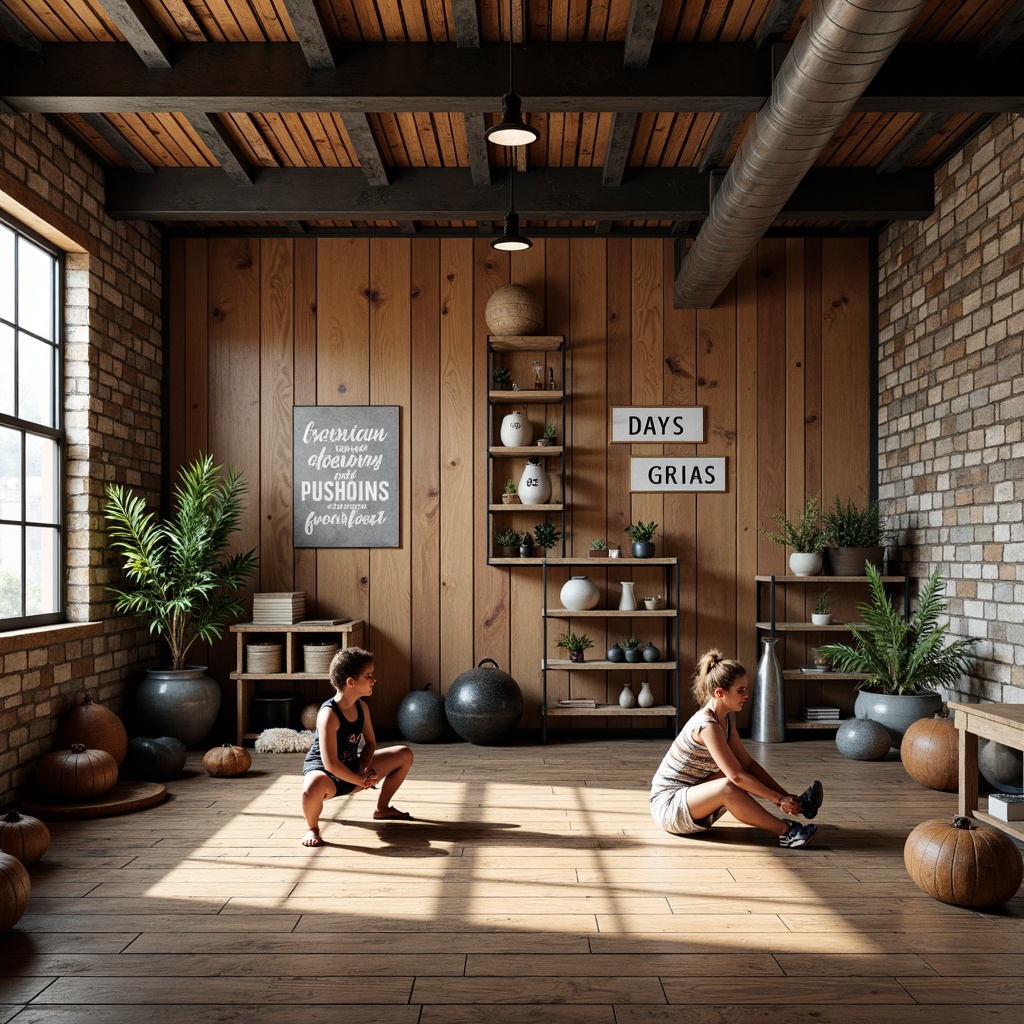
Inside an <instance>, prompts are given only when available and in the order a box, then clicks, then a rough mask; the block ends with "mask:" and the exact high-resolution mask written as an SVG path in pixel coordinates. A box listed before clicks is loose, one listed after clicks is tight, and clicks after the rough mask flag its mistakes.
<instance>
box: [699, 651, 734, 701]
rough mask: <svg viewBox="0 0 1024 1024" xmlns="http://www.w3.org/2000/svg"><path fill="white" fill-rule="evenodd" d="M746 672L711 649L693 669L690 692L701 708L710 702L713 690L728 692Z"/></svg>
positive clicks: (713, 693)
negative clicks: (720, 689) (719, 689)
mask: <svg viewBox="0 0 1024 1024" xmlns="http://www.w3.org/2000/svg"><path fill="white" fill-rule="evenodd" d="M746 674H747V670H746V669H745V668H744V667H743V666H742V665H741V664H740V663H739V662H738V661H733V660H732V659H730V658H724V657H722V652H721V651H719V650H716V649H715V648H712V649H711V650H710V651H705V652H704V654H702V655H701V658H700V660H699V661H698V662H697V667H696V668H695V669H694V672H693V675H692V676H691V677H690V678H691V679H692V684H691V687H690V692H691V693H692V694H693V699H694V700H695V701H696V702H697V704H698V706H700V707H703V706H704V705H705V704H707V703H708V701H710V700H711V699H712V698H713V697H714V695H715V690H717V689H718V688H719V687H721V688H722V689H723V690H728V689H729V688H730V687H731V686H732V685H733V683H735V682H736V680H737V679H739V677H740V676H745V675H746Z"/></svg>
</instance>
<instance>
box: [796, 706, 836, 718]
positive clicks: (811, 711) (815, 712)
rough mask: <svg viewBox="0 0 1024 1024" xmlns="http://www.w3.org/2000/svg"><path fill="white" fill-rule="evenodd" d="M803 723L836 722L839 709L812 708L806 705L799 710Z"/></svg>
mask: <svg viewBox="0 0 1024 1024" xmlns="http://www.w3.org/2000/svg"><path fill="white" fill-rule="evenodd" d="M800 717H801V718H802V719H803V720H804V721H805V722H838V721H839V708H813V707H807V706H806V705H805V706H804V707H802V708H801V709H800Z"/></svg>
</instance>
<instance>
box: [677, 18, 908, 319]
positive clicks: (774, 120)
mask: <svg viewBox="0 0 1024 1024" xmlns="http://www.w3.org/2000/svg"><path fill="white" fill-rule="evenodd" d="M924 4H925V0H816V3H815V4H814V6H813V7H812V8H811V12H810V14H809V16H808V18H807V21H806V22H805V23H804V26H803V28H802V29H801V30H800V32H799V34H798V35H797V37H796V39H795V40H794V42H793V46H792V49H791V50H790V52H789V55H788V56H787V57H786V60H785V61H784V62H783V64H782V67H781V68H780V69H779V73H778V75H777V76H776V78H775V82H774V83H773V85H772V94H771V97H770V98H769V100H768V102H767V103H766V104H765V105H764V106H763V107H762V108H761V110H760V111H759V112H758V114H757V117H756V118H755V119H754V124H753V126H752V127H751V129H750V131H749V132H748V133H747V136H746V138H744V140H743V143H742V145H741V146H740V148H739V151H738V153H737V154H736V159H735V160H734V161H733V163H732V166H731V167H730V168H729V171H728V173H727V174H726V176H725V178H724V179H723V181H722V186H721V188H720V189H719V191H718V194H717V195H716V196H715V198H714V200H713V202H712V204H711V211H710V213H709V215H708V218H707V220H706V221H705V222H704V224H703V226H702V227H701V230H700V233H699V234H698V235H697V238H696V239H695V240H694V243H693V245H692V246H691V247H690V251H689V252H688V253H687V254H686V258H685V259H684V260H683V263H682V266H681V267H680V269H679V274H678V276H677V278H676V283H675V305H676V308H687V309H690V308H698V309H706V308H708V307H710V306H712V305H713V304H714V302H715V300H716V299H717V298H718V296H719V295H721V293H722V291H723V289H724V288H725V286H726V285H727V284H728V283H729V282H730V281H731V280H732V278H733V276H734V275H735V274H736V272H737V271H738V270H739V268H740V266H741V265H742V263H743V261H744V260H745V259H746V258H747V256H748V254H749V253H750V251H751V250H752V249H753V248H754V246H755V245H756V244H757V242H758V241H759V239H760V238H761V237H762V236H763V235H764V233H765V231H767V230H768V228H769V227H770V226H771V224H772V221H774V220H775V218H776V217H777V216H778V215H779V212H780V211H781V210H782V208H783V206H784V205H785V204H786V202H787V200H788V199H789V197H790V196H791V195H792V194H793V192H794V191H795V190H796V187H797V186H798V185H799V184H800V182H801V180H802V179H803V177H804V175H805V174H806V173H807V172H808V171H809V170H810V169H811V167H812V166H813V165H814V161H815V160H817V158H818V156H819V154H820V153H821V151H822V150H823V149H824V148H825V146H826V145H827V144H828V141H829V139H831V138H832V136H833V135H834V134H835V133H836V131H837V130H838V129H839V127H840V126H841V125H842V123H843V122H844V121H845V120H846V117H847V116H848V115H849V113H850V111H851V110H852V109H853V105H854V103H856V102H857V99H858V98H859V97H860V95H861V93H863V92H864V90H865V89H866V88H867V87H868V85H869V83H870V82H871V80H872V79H873V78H874V77H875V75H876V74H877V73H878V70H879V68H881V66H882V65H883V64H884V63H885V60H886V58H887V57H888V56H889V54H891V53H892V51H893V50H894V49H895V48H896V45H897V44H898V43H899V41H900V40H901V39H902V38H903V35H904V33H905V32H906V31H907V29H908V28H909V27H910V25H911V23H912V22H913V21H914V19H915V18H916V17H917V14H918V12H919V11H920V10H921V8H922V7H923V6H924Z"/></svg>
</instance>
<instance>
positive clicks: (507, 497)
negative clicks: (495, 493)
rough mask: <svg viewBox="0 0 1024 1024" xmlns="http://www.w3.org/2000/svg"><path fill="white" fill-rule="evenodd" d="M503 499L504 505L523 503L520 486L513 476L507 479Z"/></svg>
mask: <svg viewBox="0 0 1024 1024" xmlns="http://www.w3.org/2000/svg"><path fill="white" fill-rule="evenodd" d="M501 501H502V504H503V505H519V504H521V501H520V498H519V488H518V487H517V486H516V482H515V480H513V479H512V478H511V477H509V478H508V480H506V481H505V489H504V491H503V492H502V495H501Z"/></svg>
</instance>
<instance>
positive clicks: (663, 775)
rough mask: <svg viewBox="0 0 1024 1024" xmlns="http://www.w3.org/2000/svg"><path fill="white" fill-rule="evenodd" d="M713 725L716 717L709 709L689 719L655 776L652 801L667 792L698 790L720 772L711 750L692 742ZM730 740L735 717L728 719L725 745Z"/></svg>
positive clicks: (726, 717) (652, 784)
mask: <svg viewBox="0 0 1024 1024" xmlns="http://www.w3.org/2000/svg"><path fill="white" fill-rule="evenodd" d="M714 721H715V716H714V714H713V713H712V712H711V711H710V710H709V709H708V708H701V709H700V711H698V712H697V713H696V714H695V715H692V716H691V717H690V719H689V721H687V723H686V725H684V726H683V728H682V731H681V732H680V733H679V735H678V736H677V737H676V738H675V739H674V740H673V741H672V746H671V747H669V748H668V753H667V754H665V756H664V757H663V758H662V761H661V764H660V765H659V766H658V770H657V771H656V772H655V773H654V779H653V780H652V782H651V796H652V797H654V796H656V795H657V794H658V793H663V792H665V791H666V790H672V789H678V788H679V787H680V786H695V785H697V783H698V782H703V781H704V780H705V779H707V778H710V776H712V775H714V774H715V773H716V772H718V771H721V769H720V768H719V767H718V762H717V761H716V760H715V759H714V758H713V757H712V756H711V752H710V751H709V750H708V748H707V747H705V746H702V745H701V744H700V743H698V742H697V741H696V740H695V739H694V738H693V734H694V733H698V732H700V730H701V729H703V728H704V726H706V725H712V724H713V723H714ZM731 738H732V715H726V716H725V741H726V743H728V742H729V740H730V739H731Z"/></svg>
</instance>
